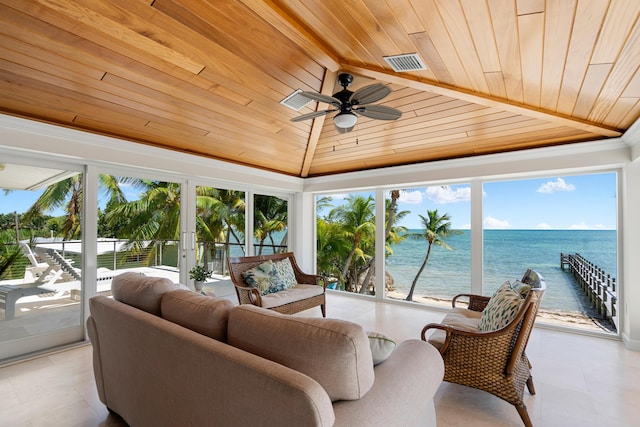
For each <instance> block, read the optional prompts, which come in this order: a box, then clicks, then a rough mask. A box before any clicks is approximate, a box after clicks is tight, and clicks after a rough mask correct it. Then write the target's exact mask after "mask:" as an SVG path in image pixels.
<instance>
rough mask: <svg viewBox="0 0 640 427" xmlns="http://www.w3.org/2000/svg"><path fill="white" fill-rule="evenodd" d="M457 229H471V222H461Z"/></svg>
mask: <svg viewBox="0 0 640 427" xmlns="http://www.w3.org/2000/svg"><path fill="white" fill-rule="evenodd" d="M459 230H471V224H468V223H467V224H463V225H461V226H460V228H459Z"/></svg>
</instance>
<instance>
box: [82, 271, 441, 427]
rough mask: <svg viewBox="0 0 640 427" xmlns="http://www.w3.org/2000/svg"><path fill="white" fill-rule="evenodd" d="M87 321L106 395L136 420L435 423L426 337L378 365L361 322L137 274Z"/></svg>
mask: <svg viewBox="0 0 640 427" xmlns="http://www.w3.org/2000/svg"><path fill="white" fill-rule="evenodd" d="M112 286H113V296H114V299H110V298H107V297H105V296H97V297H94V298H92V299H91V302H90V309H91V316H90V317H89V319H88V320H87V327H88V331H89V336H90V338H91V342H92V344H93V362H94V374H95V379H96V385H97V388H98V395H99V397H100V400H101V401H102V402H103V403H104V404H105V405H106V406H107V407H108V408H109V409H110V410H111V411H113V412H116V413H117V414H119V415H120V416H122V418H123V419H124V420H125V421H126V422H127V423H128V424H129V425H131V426H154V427H157V426H331V425H335V426H383V425H402V426H403V427H406V426H435V425H436V419H435V409H434V404H433V396H434V394H435V392H436V390H437V388H438V386H439V385H440V383H441V381H442V377H443V375H444V367H443V363H442V358H441V357H440V354H439V353H438V351H437V350H436V349H435V348H434V347H433V346H431V345H430V344H428V343H425V342H422V341H420V340H409V341H405V342H403V343H400V344H399V345H398V346H397V347H396V348H395V349H394V350H393V352H392V353H391V355H390V356H389V357H388V358H387V359H386V360H385V361H383V362H381V363H379V364H377V365H375V366H374V364H373V359H372V350H371V349H370V346H369V339H368V338H367V335H366V334H365V332H364V331H363V329H362V327H361V326H359V325H357V324H354V323H351V322H346V321H341V320H335V319H325V318H305V317H300V316H289V315H284V314H280V313H275V312H273V311H270V310H266V309H263V308H259V307H254V306H248V305H243V306H237V307H234V306H233V304H232V303H231V302H229V301H227V300H223V299H217V298H212V297H207V296H202V295H199V294H196V293H195V292H192V291H189V290H187V289H176V285H173V284H172V283H171V282H170V281H168V280H166V279H160V278H151V277H147V276H144V275H139V274H135V273H125V274H123V275H120V276H118V277H116V278H115V279H114V282H113V285H112Z"/></svg>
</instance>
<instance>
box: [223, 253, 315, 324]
mask: <svg viewBox="0 0 640 427" xmlns="http://www.w3.org/2000/svg"><path fill="white" fill-rule="evenodd" d="M286 258H288V259H289V261H290V262H291V267H293V272H294V273H295V276H296V281H297V282H298V285H297V286H295V287H293V288H290V289H286V290H284V291H280V292H277V293H275V294H267V295H260V292H259V291H258V290H257V289H256V288H254V287H251V286H247V284H246V283H245V281H244V278H243V277H242V273H243V272H244V271H247V270H249V269H251V268H253V267H255V266H257V265H259V264H262V263H263V262H265V261H268V260H271V261H272V262H277V261H281V260H283V259H286ZM228 264H229V274H230V276H231V281H232V282H233V285H234V286H235V289H236V294H237V295H238V302H239V303H240V304H253V305H256V306H258V307H264V308H268V309H271V310H273V311H277V312H278V313H283V314H294V313H298V312H300V311H303V310H307V309H309V308H313V307H316V306H318V305H319V306H320V310H321V311H322V316H323V317H326V308H325V291H326V288H327V279H326V278H325V277H324V276H319V275H315V274H306V273H304V272H302V270H300V267H298V264H297V263H296V259H295V256H294V255H293V252H287V253H282V254H273V255H259V256H250V257H237V258H229V259H228ZM316 286H319V287H320V288H316Z"/></svg>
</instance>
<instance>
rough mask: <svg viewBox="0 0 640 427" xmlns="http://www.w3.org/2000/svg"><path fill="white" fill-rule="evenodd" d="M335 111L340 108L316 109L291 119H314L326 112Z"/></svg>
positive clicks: (296, 120)
mask: <svg viewBox="0 0 640 427" xmlns="http://www.w3.org/2000/svg"><path fill="white" fill-rule="evenodd" d="M334 111H338V110H319V111H314V112H312V113H307V114H303V115H301V116H298V117H294V118H293V119H291V121H292V122H301V121H303V120H309V119H314V118H316V117H320V116H324V115H325V114H329V113H332V112H334Z"/></svg>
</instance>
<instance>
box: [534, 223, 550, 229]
mask: <svg viewBox="0 0 640 427" xmlns="http://www.w3.org/2000/svg"><path fill="white" fill-rule="evenodd" d="M552 228H553V227H551V226H550V225H549V224H547V223H546V222H541V223H540V224H538V225H536V229H537V230H551V229H552Z"/></svg>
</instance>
